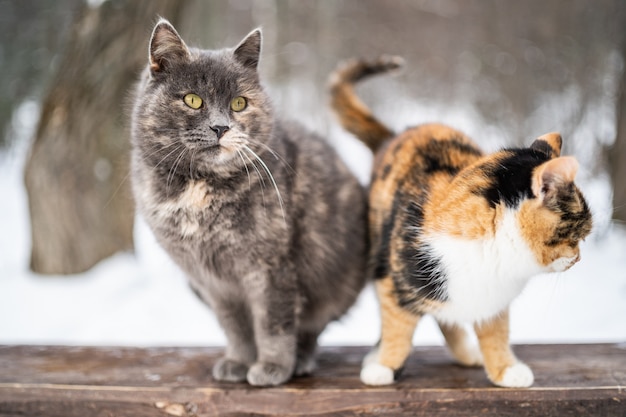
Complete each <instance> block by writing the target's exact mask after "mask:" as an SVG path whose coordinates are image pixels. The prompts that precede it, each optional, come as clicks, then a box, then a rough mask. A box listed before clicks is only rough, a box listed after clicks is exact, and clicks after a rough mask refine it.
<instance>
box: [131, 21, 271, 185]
mask: <svg viewBox="0 0 626 417" xmlns="http://www.w3.org/2000/svg"><path fill="white" fill-rule="evenodd" d="M260 51H261V32H260V30H258V29H257V30H254V31H252V32H251V33H250V34H249V35H248V36H247V37H246V38H245V39H244V40H243V41H242V42H241V43H240V44H239V45H238V46H236V47H234V48H229V49H222V50H200V49H194V48H189V47H187V45H186V44H185V42H184V41H183V40H182V38H181V37H180V36H179V35H178V33H177V32H176V30H175V29H174V27H173V26H172V25H171V24H170V23H169V22H167V21H166V20H163V19H162V20H161V21H159V22H158V23H157V25H156V26H155V28H154V31H153V33H152V38H151V39H150V48H149V67H148V69H147V70H146V73H145V75H144V79H143V82H142V84H141V86H140V88H139V92H138V94H137V97H136V99H135V104H134V115H133V119H134V123H133V138H134V139H133V140H134V144H135V146H136V147H137V148H138V149H140V151H141V153H142V158H143V159H144V161H145V162H146V163H147V164H149V165H151V166H152V167H155V168H159V169H161V170H163V171H167V172H168V174H169V175H174V174H180V175H186V176H191V177H194V176H201V175H203V174H206V173H215V172H217V173H220V172H226V173H227V172H230V171H232V170H237V169H240V168H241V166H242V165H244V164H245V160H246V159H249V158H251V157H252V156H251V155H250V154H249V152H248V151H247V150H246V147H248V148H249V149H250V150H254V151H255V152H257V153H260V152H262V151H263V147H264V146H263V145H264V144H265V143H266V142H267V141H268V140H269V138H270V136H271V133H272V129H273V116H272V109H271V104H270V103H269V99H268V96H267V95H266V94H265V92H264V91H263V89H262V87H261V85H260V82H259V76H258V72H257V65H258V62H259V55H260Z"/></svg>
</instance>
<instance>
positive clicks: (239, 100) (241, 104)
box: [230, 96, 248, 111]
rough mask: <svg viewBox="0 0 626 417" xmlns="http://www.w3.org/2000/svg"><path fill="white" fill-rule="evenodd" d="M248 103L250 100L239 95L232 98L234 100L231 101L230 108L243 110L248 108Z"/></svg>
mask: <svg viewBox="0 0 626 417" xmlns="http://www.w3.org/2000/svg"><path fill="white" fill-rule="evenodd" d="M247 104H248V102H247V101H246V99H245V98H243V97H241V96H239V97H235V98H234V99H232V101H231V102H230V108H231V109H232V110H233V111H242V110H243V109H245V108H246V105H247Z"/></svg>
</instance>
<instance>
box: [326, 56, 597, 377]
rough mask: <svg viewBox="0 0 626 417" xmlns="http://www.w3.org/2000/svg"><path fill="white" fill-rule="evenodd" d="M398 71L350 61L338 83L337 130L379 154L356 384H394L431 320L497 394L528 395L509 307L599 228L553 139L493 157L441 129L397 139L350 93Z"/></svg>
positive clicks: (395, 62) (561, 267) (430, 127)
mask: <svg viewBox="0 0 626 417" xmlns="http://www.w3.org/2000/svg"><path fill="white" fill-rule="evenodd" d="M400 63H401V60H400V59H399V58H388V57H383V58H380V59H379V60H376V61H373V62H367V61H358V60H353V61H350V62H348V63H346V64H344V65H343V66H342V67H340V68H339V69H338V70H337V71H336V72H335V73H334V74H333V76H332V78H331V97H332V104H333V108H334V110H335V111H336V113H337V115H338V116H339V120H340V122H341V123H342V125H343V126H344V127H345V128H346V129H347V130H348V131H350V132H352V133H353V134H355V135H356V136H357V137H358V138H359V139H361V140H362V141H363V142H364V143H365V144H366V145H368V146H369V147H370V148H371V149H372V151H374V152H375V160H374V168H373V172H372V181H371V186H370V194H369V203H370V211H369V226H370V241H371V245H372V248H371V254H370V259H371V264H370V266H371V271H372V275H373V278H374V279H375V285H376V290H377V294H378V299H379V302H380V308H381V319H382V333H381V339H380V343H379V344H378V346H377V347H376V348H375V349H374V350H373V351H372V352H371V353H370V354H369V355H368V356H367V357H366V358H365V360H364V362H363V368H362V371H361V380H362V381H363V382H364V383H366V384H368V385H385V384H391V383H393V382H394V380H395V377H396V376H397V374H398V372H399V371H400V370H401V368H402V367H403V365H404V363H405V361H406V359H407V357H408V355H409V353H410V352H411V349H412V343H411V341H412V336H413V333H414V331H415V328H416V326H417V324H418V322H419V320H420V318H421V317H422V316H423V315H425V314H431V315H432V316H434V317H435V319H436V320H437V322H438V324H439V326H440V328H441V331H442V332H443V335H444V337H445V340H446V343H447V345H448V347H449V348H450V351H451V353H452V354H453V355H454V357H455V358H456V359H457V360H458V361H459V362H460V363H461V364H464V365H468V366H472V365H484V368H485V370H486V373H487V376H488V378H489V379H490V380H491V381H492V382H493V383H494V384H496V385H499V386H503V387H528V386H530V385H532V384H533V380H534V377H533V373H532V371H531V369H530V368H529V367H528V366H527V365H525V364H524V363H522V362H521V361H519V360H518V359H517V358H516V357H515V355H514V353H513V352H512V350H511V348H510V345H509V314H508V310H509V305H510V303H511V302H512V301H513V299H514V298H515V297H516V296H517V295H518V294H519V293H520V292H521V291H522V289H523V288H524V286H525V285H526V283H527V282H528V280H529V279H530V278H531V277H533V276H534V275H537V274H540V273H544V272H552V271H554V272H559V271H565V270H566V269H568V268H570V267H571V266H572V265H574V264H575V263H576V262H577V261H578V260H579V259H580V254H579V242H580V241H581V240H582V239H584V238H585V237H586V236H587V235H588V234H589V232H590V231H591V223H592V222H591V214H590V211H589V208H588V206H587V203H586V202H585V199H584V197H583V195H582V194H581V192H580V191H579V190H578V188H577V187H576V185H575V184H574V177H575V175H576V171H577V169H578V163H577V162H576V160H575V159H574V158H573V157H570V156H560V152H561V136H560V135H559V134H557V133H550V134H546V135H544V136H541V137H540V138H538V139H537V140H535V141H534V142H533V143H532V144H531V145H530V147H528V148H516V149H504V150H501V151H498V152H495V153H493V154H490V155H485V154H484V153H483V152H482V151H481V150H480V148H479V147H478V146H477V145H476V144H475V143H474V142H473V141H471V140H470V139H469V138H468V137H466V136H465V135H464V134H463V133H461V132H459V131H457V130H455V129H452V128H450V127H447V126H444V125H440V124H425V125H421V126H417V127H413V128H409V129H407V130H406V131H404V132H403V133H400V134H399V135H394V134H393V133H392V132H391V130H390V129H389V128H387V127H386V126H385V125H384V124H382V123H381V122H380V121H378V120H377V119H376V118H375V117H374V116H373V115H372V113H371V112H370V111H369V109H368V108H367V107H366V106H365V105H364V104H363V103H362V102H361V101H360V100H359V99H358V98H357V96H356V95H355V93H354V89H353V86H354V84H355V83H356V82H357V81H359V80H361V79H362V78H365V77H367V76H369V75H373V74H377V73H381V72H386V71H389V70H392V69H395V68H397V67H398V66H399V65H400ZM466 324H469V325H470V326H471V327H473V330H474V331H475V333H476V336H477V338H478V342H479V343H478V344H479V346H476V345H475V344H473V343H472V342H471V338H470V335H469V334H468V333H467V330H466V326H465V325H466ZM471 327H470V328H471Z"/></svg>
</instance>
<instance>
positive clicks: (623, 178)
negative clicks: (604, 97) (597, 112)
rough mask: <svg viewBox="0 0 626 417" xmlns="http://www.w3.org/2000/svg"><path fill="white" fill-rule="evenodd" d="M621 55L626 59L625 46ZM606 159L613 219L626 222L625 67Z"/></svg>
mask: <svg viewBox="0 0 626 417" xmlns="http://www.w3.org/2000/svg"><path fill="white" fill-rule="evenodd" d="M622 57H623V59H625V60H626V47H625V48H623V52H622ZM608 159H609V171H610V174H611V182H612V183H613V219H614V220H617V221H619V222H621V223H626V68H625V69H623V70H622V79H621V82H620V95H619V102H618V104H617V135H616V137H615V143H614V144H613V146H612V147H611V149H610V150H609V152H608Z"/></svg>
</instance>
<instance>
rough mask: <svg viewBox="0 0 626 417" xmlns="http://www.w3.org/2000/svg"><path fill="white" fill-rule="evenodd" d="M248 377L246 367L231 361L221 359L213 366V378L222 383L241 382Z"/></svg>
mask: <svg viewBox="0 0 626 417" xmlns="http://www.w3.org/2000/svg"><path fill="white" fill-rule="evenodd" d="M247 375H248V366H247V365H246V364H243V363H241V362H237V361H234V360H232V359H227V358H221V359H220V360H218V361H217V363H216V364H215V365H214V366H213V378H215V379H216V380H218V381H222V382H242V381H245V380H246V376H247Z"/></svg>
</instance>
